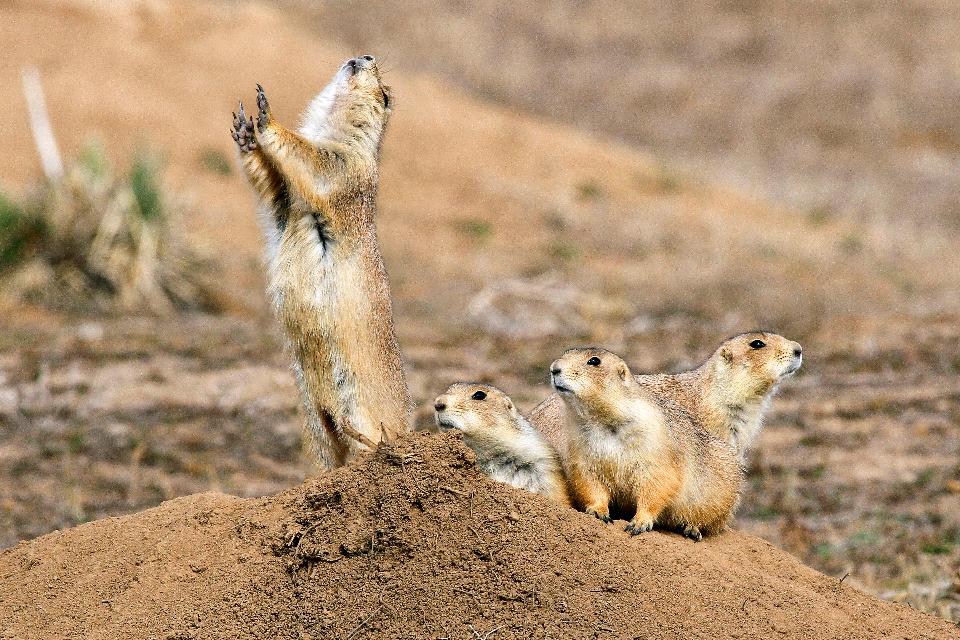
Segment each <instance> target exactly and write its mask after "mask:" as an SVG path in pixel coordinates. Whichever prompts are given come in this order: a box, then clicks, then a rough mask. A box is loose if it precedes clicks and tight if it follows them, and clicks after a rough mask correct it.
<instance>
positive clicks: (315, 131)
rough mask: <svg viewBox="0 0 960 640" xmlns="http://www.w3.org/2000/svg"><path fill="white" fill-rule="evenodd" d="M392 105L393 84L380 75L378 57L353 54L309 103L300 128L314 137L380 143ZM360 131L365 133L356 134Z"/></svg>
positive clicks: (312, 138) (315, 138)
mask: <svg viewBox="0 0 960 640" xmlns="http://www.w3.org/2000/svg"><path fill="white" fill-rule="evenodd" d="M391 106H392V105H391V101H390V88H389V87H387V86H386V85H385V84H384V83H383V81H382V79H381V76H380V69H379V67H378V66H377V61H376V59H375V58H374V57H373V56H371V55H363V56H358V57H356V58H350V59H349V60H347V61H346V62H344V63H343V65H341V66H340V69H339V70H337V73H336V74H335V75H334V76H333V79H332V80H330V83H329V84H328V85H327V86H326V88H324V90H323V91H321V92H320V94H319V95H318V96H317V97H316V98H314V99H313V102H311V103H310V106H309V107H308V108H307V112H306V114H305V115H304V123H303V126H302V127H301V129H300V131H301V133H302V134H303V135H304V136H305V137H307V138H309V139H311V140H314V141H318V140H320V139H324V138H327V139H329V138H336V139H341V138H342V139H344V140H349V139H361V140H368V141H370V142H372V143H374V144H375V145H376V146H377V147H379V144H380V136H381V135H382V133H383V130H384V127H385V126H386V124H387V119H388V117H389V116H390V110H391ZM357 133H361V134H363V135H361V136H360V137H359V138H357V136H356V134H357Z"/></svg>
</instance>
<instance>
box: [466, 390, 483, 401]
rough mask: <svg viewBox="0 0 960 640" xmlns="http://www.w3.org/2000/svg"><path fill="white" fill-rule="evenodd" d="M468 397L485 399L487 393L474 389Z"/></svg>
mask: <svg viewBox="0 0 960 640" xmlns="http://www.w3.org/2000/svg"><path fill="white" fill-rule="evenodd" d="M470 397H471V398H473V399H474V400H485V399H486V397H487V394H486V393H484V392H483V391H475V392H474V393H473V395H472V396H470Z"/></svg>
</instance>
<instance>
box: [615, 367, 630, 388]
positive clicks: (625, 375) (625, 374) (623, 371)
mask: <svg viewBox="0 0 960 640" xmlns="http://www.w3.org/2000/svg"><path fill="white" fill-rule="evenodd" d="M617 375H618V376H620V382H622V383H624V384H626V383H627V382H628V381H629V379H630V369H629V368H628V367H627V365H626V364H625V363H623V362H621V363H620V364H618V365H617Z"/></svg>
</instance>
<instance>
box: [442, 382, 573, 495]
mask: <svg viewBox="0 0 960 640" xmlns="http://www.w3.org/2000/svg"><path fill="white" fill-rule="evenodd" d="M477 392H481V393H483V394H485V397H483V398H480V399H478V398H475V397H474V395H475V394H477ZM434 409H435V410H436V416H435V417H436V421H437V427H439V428H440V429H441V430H445V429H456V430H458V431H460V432H461V433H463V441H464V443H465V444H466V445H467V446H469V447H470V448H471V449H473V450H474V452H475V453H476V454H477V466H478V467H480V468H481V469H482V470H483V471H484V473H486V474H487V475H489V476H490V477H491V478H493V479H494V480H497V481H499V482H506V483H507V484H510V485H513V486H515V487H517V488H519V489H524V490H525V491H530V492H532V493H540V494H543V495H545V496H547V497H548V498H551V499H553V500H555V501H556V502H559V503H560V504H562V505H564V506H568V507H569V506H570V504H571V502H570V495H569V493H568V490H567V480H566V476H565V475H564V473H563V468H562V466H561V464H560V459H559V457H558V456H557V452H556V450H554V448H553V447H552V446H550V443H549V442H547V440H546V439H544V438H543V436H542V435H541V434H540V433H539V432H538V431H537V430H536V429H534V428H533V427H532V426H530V423H529V422H527V420H526V419H525V418H524V417H523V416H521V415H520V414H519V413H518V412H517V409H516V407H515V406H514V404H513V401H512V400H511V399H510V397H509V396H508V395H507V394H505V393H504V392H503V391H501V390H500V389H497V388H496V387H492V386H490V385H485V384H478V383H464V382H458V383H455V384H452V385H450V387H448V388H447V390H446V391H444V392H443V393H442V394H441V395H440V396H438V397H437V399H436V401H435V402H434Z"/></svg>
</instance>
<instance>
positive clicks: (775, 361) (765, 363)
mask: <svg viewBox="0 0 960 640" xmlns="http://www.w3.org/2000/svg"><path fill="white" fill-rule="evenodd" d="M710 360H711V361H712V363H713V372H714V374H715V375H716V376H717V378H718V380H719V381H720V382H721V383H722V384H723V385H724V386H725V387H726V388H727V392H728V393H730V394H732V395H737V396H740V397H743V398H744V399H750V398H753V397H763V396H765V395H767V394H768V393H770V392H771V391H773V389H774V388H775V387H776V386H777V383H779V382H780V380H782V379H783V378H785V377H787V376H789V375H791V374H792V373H794V372H795V371H796V370H797V369H799V368H800V365H801V363H802V362H803V350H802V349H801V347H800V344H799V343H797V342H794V341H793V340H788V339H787V338H784V337H783V336H780V335H777V334H775V333H769V332H766V331H751V332H750V333H743V334H741V335H739V336H734V337H733V338H730V339H729V340H727V341H725V342H724V343H723V344H721V345H720V347H719V348H718V349H717V350H716V352H714V354H713V356H711V358H710Z"/></svg>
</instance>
